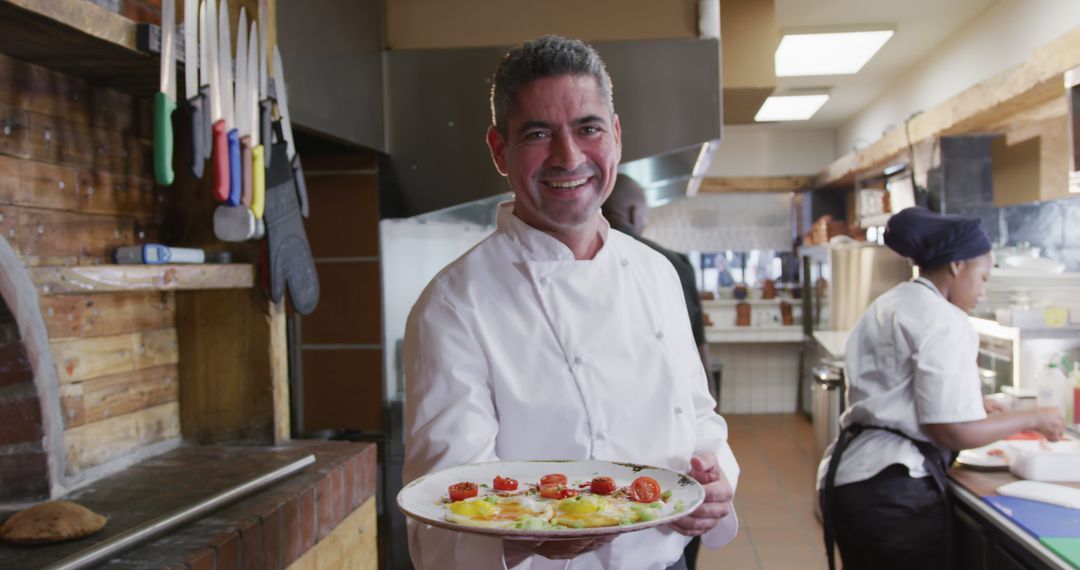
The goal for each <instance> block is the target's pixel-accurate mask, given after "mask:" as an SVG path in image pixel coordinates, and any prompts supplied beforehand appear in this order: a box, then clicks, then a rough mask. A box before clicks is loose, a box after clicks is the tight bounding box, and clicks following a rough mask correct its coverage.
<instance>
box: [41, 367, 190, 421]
mask: <svg viewBox="0 0 1080 570" xmlns="http://www.w3.org/2000/svg"><path fill="white" fill-rule="evenodd" d="M178 374H179V371H178V370H177V367H176V365H174V364H170V365H166V366H154V367H151V368H143V369H140V370H135V371H132V372H121V373H120V374H111V375H109V376H101V377H98V378H91V379H89V380H86V381H85V382H78V383H75V384H64V385H63V386H61V387H60V404H61V407H62V408H63V410H64V424H65V425H66V426H67V427H68V429H70V428H73V427H78V426H81V425H85V424H90V423H94V422H98V421H101V420H104V419H106V418H111V417H115V416H120V415H123V414H128V413H131V412H135V411H138V410H142V409H145V408H150V407H153V406H159V405H161V404H166V403H169V402H176V401H177V400H178V399H179V390H178V387H179V382H178Z"/></svg>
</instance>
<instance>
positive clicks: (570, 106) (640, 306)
mask: <svg viewBox="0 0 1080 570" xmlns="http://www.w3.org/2000/svg"><path fill="white" fill-rule="evenodd" d="M611 94H612V89H611V80H610V78H609V77H608V74H607V71H606V70H605V69H604V65H603V62H602V61H601V60H600V57H599V56H598V55H597V53H596V52H595V51H594V50H593V49H592V48H591V47H589V46H587V45H585V44H584V43H582V42H580V41H576V40H568V39H565V38H560V37H556V36H546V37H542V38H538V39H536V40H533V41H530V42H526V43H525V44H523V45H521V46H518V47H516V48H514V49H513V50H511V51H510V52H509V53H508V54H507V55H506V57H505V58H504V59H503V61H502V63H501V64H500V65H499V68H498V69H497V70H496V72H495V77H494V81H493V86H492V94H491V107H492V125H491V127H490V128H489V129H488V133H487V142H488V146H489V147H490V149H491V156H492V159H493V160H494V162H495V166H496V168H497V169H498V170H499V172H500V173H501V174H503V175H504V176H506V178H507V181H508V182H509V184H510V188H511V189H512V190H513V192H514V199H513V200H512V201H510V202H507V203H504V204H501V205H500V206H499V212H498V217H497V229H496V231H495V232H494V233H493V234H492V235H491V236H489V237H488V238H486V239H485V240H484V241H482V242H481V243H480V244H478V245H477V246H476V247H475V248H473V249H472V250H470V251H469V252H468V253H466V254H465V255H463V256H462V257H461V258H459V259H458V260H456V261H454V262H453V263H451V264H450V265H449V266H447V267H446V268H445V269H444V270H443V271H441V272H440V273H439V274H438V275H437V276H436V277H435V278H434V279H433V280H432V281H431V283H430V284H429V285H428V287H427V288H426V289H425V290H424V292H423V293H422V294H421V295H420V298H419V299H418V300H417V302H416V305H415V306H414V307H413V310H412V313H411V314H410V315H409V320H408V324H407V326H406V332H405V350H404V361H405V375H406V378H405V383H406V401H405V408H406V457H405V481H406V482H409V481H412V480H413V479H415V478H417V477H420V476H422V475H424V474H426V473H430V472H432V471H437V470H440V469H445V468H447V467H452V466H456V465H462V464H468V463H477V462H487V461H499V460H526V459H572V460H584V459H600V460H610V461H621V462H633V463H644V464H651V465H655V466H659V467H665V468H668V469H672V470H676V471H681V472H685V473H689V474H690V475H691V476H693V477H694V478H695V479H697V480H698V481H700V482H701V483H702V484H703V485H704V486H705V489H706V499H705V503H704V504H703V505H702V506H701V507H699V508H698V509H696V510H695V511H694V512H693V513H691V515H689V516H687V517H684V518H682V519H680V520H679V521H678V522H677V523H674V524H672V525H669V526H666V527H658V528H652V529H647V530H642V531H638V532H635V533H629V534H623V535H619V536H618V537H617V538H615V539H614V540H611V539H606V540H598V541H590V540H577V541H548V542H529V543H526V542H520V541H511V540H507V541H503V540H501V539H499V538H492V537H485V536H480V535H475V534H466V533H459V532H453V531H448V530H442V529H437V528H432V527H428V526H425V525H420V524H417V523H415V522H413V521H410V527H409V546H410V552H411V555H412V560H413V564H414V565H415V566H416V567H417V568H421V569H427V568H463V569H465V568H468V569H473V568H495V569H501V568H511V567H514V568H531V569H547V568H569V569H574V570H577V569H592V568H635V569H637V568H641V569H650V570H654V569H655V570H665V569H668V568H685V561H684V560H682V558H681V555H682V551H683V547H684V546H685V544H686V542H687V541H688V540H689V537H691V536H699V535H702V536H703V539H704V544H705V545H706V546H708V547H714V548H715V547H718V546H721V545H723V544H726V543H727V542H728V541H730V540H731V539H732V538H733V537H734V536H735V532H736V529H737V527H738V523H737V521H736V518H735V514H734V511H733V508H732V504H731V501H732V496H733V493H734V487H735V483H736V481H737V479H738V474H739V468H738V464H737V463H736V461H735V458H734V456H733V454H732V453H731V449H730V447H729V446H728V444H727V424H726V423H725V422H724V420H723V418H721V417H720V416H718V415H717V414H716V413H715V412H714V409H715V402H714V401H713V399H712V397H711V396H710V395H709V391H708V387H707V383H706V377H705V370H704V368H703V367H702V365H701V361H700V360H699V359H698V358H697V348H696V346H695V344H694V339H693V335H692V333H691V330H690V323H689V320H688V318H687V313H686V307H685V304H684V303H683V301H682V290H681V288H680V284H679V279H678V277H677V275H676V273H675V270H674V269H673V268H672V266H671V264H670V263H669V262H668V261H667V260H666V259H665V258H663V257H662V256H661V255H659V254H658V253H656V252H654V251H652V250H651V249H649V248H648V247H647V246H645V245H643V244H641V243H639V242H637V241H636V240H634V239H633V238H631V237H629V236H627V235H625V234H623V233H620V232H618V231H615V230H612V229H611V228H610V225H609V224H608V223H607V222H606V221H605V220H604V218H603V217H602V216H601V214H600V206H601V204H603V203H604V200H605V199H606V198H607V197H608V195H609V194H610V193H611V191H612V188H613V186H614V184H615V176H616V169H617V167H618V164H619V159H620V157H621V150H622V143H621V128H620V126H619V117H618V115H616V114H615V111H614V106H613V104H612V95H611Z"/></svg>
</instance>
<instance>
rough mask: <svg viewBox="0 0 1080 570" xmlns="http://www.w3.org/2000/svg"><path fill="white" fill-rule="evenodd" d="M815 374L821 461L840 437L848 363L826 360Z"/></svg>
mask: <svg viewBox="0 0 1080 570" xmlns="http://www.w3.org/2000/svg"><path fill="white" fill-rule="evenodd" d="M811 370H812V372H811V377H812V380H813V383H812V384H811V385H810V393H811V394H812V396H811V401H812V406H813V408H812V410H813V411H812V413H813V419H812V423H813V426H814V457H815V458H817V459H819V460H820V459H821V457H822V456H823V455H825V449H826V448H827V447H828V446H829V444H830V443H832V442H833V440H835V439H836V436H837V435H838V434H839V433H840V414H841V413H842V412H843V409H844V397H843V395H844V361H843V360H835V359H832V358H823V359H821V360H819V361H818V363H817V364H816V365H815V366H814V367H813V368H812V369H811Z"/></svg>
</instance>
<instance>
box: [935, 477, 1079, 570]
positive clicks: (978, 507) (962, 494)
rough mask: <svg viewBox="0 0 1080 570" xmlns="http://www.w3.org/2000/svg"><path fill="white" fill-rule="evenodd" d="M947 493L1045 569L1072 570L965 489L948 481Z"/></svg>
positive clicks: (1066, 563)
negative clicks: (1035, 559)
mask: <svg viewBox="0 0 1080 570" xmlns="http://www.w3.org/2000/svg"><path fill="white" fill-rule="evenodd" d="M949 491H950V492H951V493H952V494H953V496H954V497H956V498H958V499H960V502H962V503H964V504H965V505H967V506H968V507H969V508H970V509H971V510H973V511H975V512H977V513H979V514H980V515H982V516H984V517H986V518H987V519H989V520H990V521H991V522H993V523H994V524H996V525H997V527H998V528H999V529H1000V530H1001V531H1002V532H1003V533H1004V534H1005V535H1006V536H1008V537H1009V538H1011V539H1013V540H1015V541H1016V542H1018V543H1020V544H1021V545H1022V546H1025V547H1027V550H1028V552H1030V553H1031V554H1032V555H1033V556H1035V557H1036V558H1037V559H1039V561H1040V562H1042V563H1044V564H1046V567H1047V568H1058V569H1060V570H1074V569H1073V566H1072V565H1071V564H1069V563H1068V562H1065V561H1064V560H1062V559H1061V558H1059V557H1058V555H1056V554H1054V553H1053V552H1052V551H1051V550H1050V549H1049V548H1046V547H1045V546H1043V545H1042V543H1040V542H1039V541H1038V540H1036V539H1035V537H1033V536H1031V535H1030V534H1028V533H1027V532H1026V531H1025V530H1024V529H1022V528H1020V527H1019V526H1017V525H1016V523H1014V522H1012V521H1011V520H1009V519H1008V518H1007V517H1006V516H1005V515H1002V514H1001V513H999V512H997V511H996V510H995V509H993V508H992V507H990V506H989V505H987V504H986V503H984V502H983V501H982V500H980V499H979V498H978V497H976V496H975V495H973V494H972V493H971V492H970V491H968V490H967V489H965V488H963V487H962V486H960V485H959V484H957V483H954V482H952V481H949Z"/></svg>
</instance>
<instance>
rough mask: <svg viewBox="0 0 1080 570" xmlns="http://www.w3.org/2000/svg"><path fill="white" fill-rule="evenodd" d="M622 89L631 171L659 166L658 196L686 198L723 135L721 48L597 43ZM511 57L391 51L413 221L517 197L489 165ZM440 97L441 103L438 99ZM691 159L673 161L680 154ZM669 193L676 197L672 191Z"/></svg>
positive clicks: (393, 98) (402, 175) (395, 139)
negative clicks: (706, 152) (501, 72)
mask: <svg viewBox="0 0 1080 570" xmlns="http://www.w3.org/2000/svg"><path fill="white" fill-rule="evenodd" d="M594 45H595V47H596V49H597V50H598V51H599V52H600V55H601V57H603V59H604V61H605V63H606V64H607V69H608V72H609V73H610V74H611V78H612V82H613V84H614V98H615V110H616V112H617V113H618V114H619V118H620V124H621V126H622V141H623V154H622V159H623V162H624V163H631V162H634V161H637V160H639V159H643V158H648V157H656V156H659V155H668V156H666V157H660V158H658V160H659V161H660V164H658V165H657V166H655V168H650V167H648V166H646V165H644V164H643V165H639V166H637V167H635V170H637V171H639V172H647V171H651V172H655V173H657V176H656V177H649V178H647V179H645V182H646V184H645V185H646V186H647V187H648V186H650V185H654V186H655V188H656V193H661V192H663V193H665V195H667V194H671V193H672V192H673V190H674V191H675V193H679V192H685V189H686V187H687V186H688V185H687V186H683V185H682V183H681V181H680V180H681V179H686V180H687V181H689V180H690V179H691V170H692V169H693V166H694V165H695V164H697V162H698V161H697V158H698V156H699V153H700V149H701V144H702V143H704V142H706V141H712V140H717V139H719V138H720V137H721V136H722V134H723V130H722V124H721V123H722V114H721V97H722V93H721V89H720V87H721V86H720V44H719V41H718V40H696V39H671V40H648V41H634V42H605V43H597V44H594ZM505 52H506V48H503V47H492V48H467V49H454V50H404V51H389V52H387V57H386V66H387V73H386V78H387V93H388V97H387V115H386V120H387V132H388V144H387V146H388V149H389V153H390V156H391V159H392V161H393V166H394V173H395V175H396V176H397V179H398V183H399V185H400V192H401V194H402V195H403V197H404V200H405V202H406V209H407V210H408V211H407V214H408V215H416V214H420V213H424V212H430V211H433V210H439V209H442V208H446V207H449V206H453V205H456V204H462V203H465V202H471V201H473V200H477V199H480V198H486V197H489V196H493V195H495V194H501V193H504V192H506V191H507V190H508V189H509V188H508V187H507V185H506V182H505V180H504V179H503V178H502V177H501V176H499V174H498V173H497V172H496V171H495V168H494V167H493V166H492V164H491V155H490V153H489V152H488V148H487V146H486V145H485V143H484V133H485V132H486V130H487V127H488V125H489V124H491V109H490V104H489V100H488V98H489V91H490V89H491V84H490V81H491V75H492V74H493V73H494V71H495V67H496V66H497V65H498V63H499V61H500V60H501V59H502V57H503V54H504V53H505ZM433 94H437V96H433ZM680 150H681V151H684V153H675V154H673V155H669V153H673V151H680ZM667 186H670V187H671V188H665V187H667Z"/></svg>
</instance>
